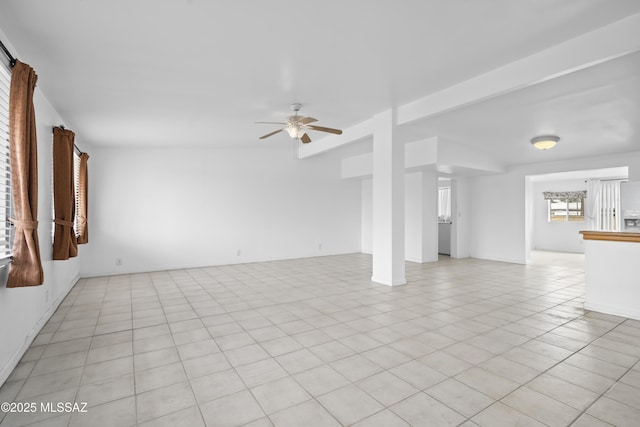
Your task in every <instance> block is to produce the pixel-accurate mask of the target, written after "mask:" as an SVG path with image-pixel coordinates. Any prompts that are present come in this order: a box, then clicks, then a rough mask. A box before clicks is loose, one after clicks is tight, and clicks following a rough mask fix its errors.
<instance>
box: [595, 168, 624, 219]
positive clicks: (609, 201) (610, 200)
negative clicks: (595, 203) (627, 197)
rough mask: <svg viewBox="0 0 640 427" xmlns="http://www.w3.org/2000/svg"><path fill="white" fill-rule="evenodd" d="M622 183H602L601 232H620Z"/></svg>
mask: <svg viewBox="0 0 640 427" xmlns="http://www.w3.org/2000/svg"><path fill="white" fill-rule="evenodd" d="M621 216H622V215H621V212H620V181H618V180H616V181H600V221H599V230H604V231H620V230H621V229H622V227H621V225H622V221H621Z"/></svg>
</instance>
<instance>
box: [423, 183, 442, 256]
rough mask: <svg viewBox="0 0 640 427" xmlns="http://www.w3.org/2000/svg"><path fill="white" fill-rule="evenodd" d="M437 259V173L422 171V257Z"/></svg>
mask: <svg viewBox="0 0 640 427" xmlns="http://www.w3.org/2000/svg"><path fill="white" fill-rule="evenodd" d="M420 261H421V262H434V261H438V174H437V173H436V172H434V171H423V172H422V259H421V260H420Z"/></svg>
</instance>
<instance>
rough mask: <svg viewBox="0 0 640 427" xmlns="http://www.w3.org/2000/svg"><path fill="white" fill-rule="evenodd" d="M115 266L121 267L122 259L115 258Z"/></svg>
mask: <svg viewBox="0 0 640 427" xmlns="http://www.w3.org/2000/svg"><path fill="white" fill-rule="evenodd" d="M116 265H117V266H121V265H122V258H116Z"/></svg>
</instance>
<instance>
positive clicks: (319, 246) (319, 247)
mask: <svg viewBox="0 0 640 427" xmlns="http://www.w3.org/2000/svg"><path fill="white" fill-rule="evenodd" d="M318 250H319V251H321V250H322V243H318Z"/></svg>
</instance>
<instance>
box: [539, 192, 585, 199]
mask: <svg viewBox="0 0 640 427" xmlns="http://www.w3.org/2000/svg"><path fill="white" fill-rule="evenodd" d="M542 194H543V195H544V199H545V200H551V199H561V200H567V199H568V200H582V199H586V198H587V191H586V190H584V191H544V192H543V193H542Z"/></svg>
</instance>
